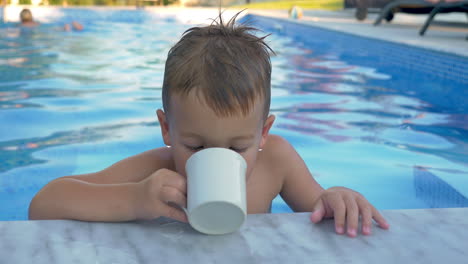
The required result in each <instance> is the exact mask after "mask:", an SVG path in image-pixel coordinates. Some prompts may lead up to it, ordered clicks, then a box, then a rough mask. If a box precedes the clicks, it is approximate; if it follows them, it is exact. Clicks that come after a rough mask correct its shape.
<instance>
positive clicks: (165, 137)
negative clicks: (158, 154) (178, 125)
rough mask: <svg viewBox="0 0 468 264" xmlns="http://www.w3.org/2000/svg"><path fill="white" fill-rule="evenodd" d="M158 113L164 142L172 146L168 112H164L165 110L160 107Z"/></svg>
mask: <svg viewBox="0 0 468 264" xmlns="http://www.w3.org/2000/svg"><path fill="white" fill-rule="evenodd" d="M156 115H157V116H158V120H159V125H160V126H161V134H162V137H163V140H164V144H166V145H167V146H170V145H171V140H170V137H169V123H168V122H167V118H166V113H164V111H163V110H161V109H158V110H157V111H156Z"/></svg>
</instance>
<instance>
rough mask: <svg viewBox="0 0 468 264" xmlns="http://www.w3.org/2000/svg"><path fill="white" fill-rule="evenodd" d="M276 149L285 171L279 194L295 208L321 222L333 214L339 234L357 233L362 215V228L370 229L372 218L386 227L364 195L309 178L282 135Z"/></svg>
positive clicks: (366, 231)
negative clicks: (329, 186) (326, 186)
mask: <svg viewBox="0 0 468 264" xmlns="http://www.w3.org/2000/svg"><path fill="white" fill-rule="evenodd" d="M275 140H276V149H278V150H279V151H280V153H279V154H278V158H280V159H281V160H278V161H281V162H276V163H277V164H282V165H283V166H284V169H285V171H283V175H285V176H284V180H283V187H282V191H281V193H280V194H281V196H282V197H283V199H284V200H285V201H286V203H287V204H288V205H289V206H290V207H291V208H292V209H293V210H294V211H296V212H298V211H299V212H313V214H312V215H311V220H312V221H313V222H314V223H317V222H320V221H321V220H322V219H323V218H330V217H334V218H335V229H336V232H337V233H338V234H344V233H345V227H346V228H347V233H348V235H349V236H351V237H354V236H356V235H357V230H358V222H359V219H360V216H362V217H361V222H362V232H363V234H365V235H369V234H370V233H371V226H372V219H374V220H375V221H376V222H377V223H378V224H379V226H380V227H382V228H384V229H388V228H389V225H388V223H387V222H386V221H385V219H384V218H383V217H382V215H381V214H380V213H379V212H378V211H377V209H375V207H374V206H372V205H371V204H370V203H369V202H368V201H367V200H366V198H364V196H362V195H361V194H360V193H358V192H355V191H353V190H350V189H347V188H344V187H332V188H329V189H327V190H324V189H323V188H322V187H320V185H319V184H318V183H317V182H316V181H315V180H314V179H313V178H312V175H311V174H310V172H309V170H308V169H307V166H306V165H305V163H304V161H303V160H302V159H301V158H300V157H299V155H298V154H297V152H296V151H295V150H294V148H293V147H292V146H291V145H290V144H289V143H288V142H287V141H286V140H284V139H282V138H279V137H277V138H276V139H275Z"/></svg>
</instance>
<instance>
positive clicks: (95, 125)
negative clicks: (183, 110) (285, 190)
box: [0, 10, 468, 220]
mask: <svg viewBox="0 0 468 264" xmlns="http://www.w3.org/2000/svg"><path fill="white" fill-rule="evenodd" d="M80 12H81V13H80V14H88V13H92V15H93V16H94V17H97V15H96V14H94V13H95V12H97V11H86V10H84V11H83V10H82V11H80ZM93 12H94V13H93ZM119 12H120V13H119ZM88 15H89V14H88ZM90 16H91V15H90ZM129 17H130V18H129ZM80 18H81V20H80V21H81V22H83V24H84V25H85V27H86V29H85V31H83V32H71V33H66V32H60V31H57V30H55V29H56V28H57V27H58V26H60V25H61V23H63V21H65V20H60V21H58V22H56V23H53V24H49V25H43V26H41V27H40V28H37V29H34V30H21V29H19V28H18V27H15V26H14V25H12V24H7V25H5V24H4V25H0V126H1V128H0V161H1V163H0V220H23V219H26V218H27V207H28V204H29V202H30V200H31V198H32V197H33V196H34V194H35V193H36V192H37V191H38V190H39V189H40V188H41V187H43V186H44V185H45V184H46V183H47V182H49V181H51V180H52V179H55V178H57V177H60V176H64V175H70V174H81V173H87V172H93V171H97V170H101V169H103V168H105V167H107V166H109V165H111V164H113V163H114V162H116V161H119V160H121V159H123V158H125V157H128V156H130V155H134V154H137V153H140V152H142V151H145V150H148V149H151V148H154V147H159V146H162V145H163V142H162V139H161V135H160V130H159V124H158V123H157V119H156V116H155V110H156V109H158V108H161V107H162V102H161V85H162V78H163V70H164V61H165V58H166V55H167V51H168V50H169V48H170V47H171V45H173V44H174V43H175V42H176V41H177V40H178V39H179V37H180V35H181V33H182V32H183V31H184V30H186V29H187V28H189V27H191V26H193V25H191V24H187V23H181V22H178V20H177V19H175V18H167V17H166V18H155V17H154V16H149V15H148V14H146V13H145V12H144V11H134V12H133V13H132V11H125V13H124V15H122V13H121V11H99V19H91V18H90V19H87V18H85V16H81V17H80ZM148 19H151V22H152V23H147V22H148ZM247 19H250V20H252V22H253V24H254V25H255V26H257V27H259V28H261V29H262V30H264V32H265V33H272V35H271V36H270V37H269V38H268V43H269V44H270V45H271V47H272V48H273V49H274V50H275V51H276V53H277V55H276V56H273V57H272V64H273V75H272V95H273V96H272V106H271V112H272V113H273V114H275V115H276V116H277V120H276V122H275V125H274V127H273V129H272V133H274V134H279V135H282V136H283V137H285V138H286V139H287V140H289V141H290V142H291V143H292V144H293V145H294V146H295V147H296V149H297V151H298V152H299V153H300V155H301V156H302V158H303V159H304V161H305V162H306V164H307V165H308V167H309V169H310V171H311V172H312V174H313V175H314V177H315V178H316V180H317V181H318V182H319V183H320V184H321V185H322V186H323V187H325V188H327V187H331V186H336V185H340V186H346V187H349V188H352V189H355V190H357V191H359V192H361V193H363V194H364V195H365V196H366V197H367V198H368V199H369V200H370V201H371V202H372V203H373V204H374V205H375V206H376V207H377V208H379V209H404V208H431V207H458V206H468V202H467V198H466V197H467V195H468V132H467V130H468V122H467V121H468V105H467V103H466V101H467V98H468V96H467V88H468V67H467V65H468V59H467V58H465V57H459V56H458V57H457V56H454V55H450V54H444V53H438V52H432V51H428V50H423V49H418V48H413V47H408V46H403V45H397V44H392V43H387V42H383V41H377V40H372V39H366V38H360V37H355V36H352V35H348V34H343V33H337V32H333V31H328V30H323V29H319V28H314V27H309V26H302V25H299V24H295V23H290V22H285V21H280V20H275V19H270V18H264V17H259V16H248V17H247ZM288 211H290V209H289V208H288V207H287V205H286V204H285V203H284V202H283V201H282V200H281V199H280V198H279V197H278V198H276V199H275V200H274V202H273V212H288Z"/></svg>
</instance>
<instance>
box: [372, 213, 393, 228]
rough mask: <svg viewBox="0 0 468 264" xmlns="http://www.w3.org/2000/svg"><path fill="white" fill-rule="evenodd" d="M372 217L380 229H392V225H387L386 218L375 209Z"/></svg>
mask: <svg viewBox="0 0 468 264" xmlns="http://www.w3.org/2000/svg"><path fill="white" fill-rule="evenodd" d="M372 215H373V218H374V220H375V222H377V224H378V225H379V227H381V228H383V229H389V228H390V225H389V224H388V223H387V221H385V218H384V217H383V216H382V215H381V214H380V213H379V211H377V209H375V208H373V210H372Z"/></svg>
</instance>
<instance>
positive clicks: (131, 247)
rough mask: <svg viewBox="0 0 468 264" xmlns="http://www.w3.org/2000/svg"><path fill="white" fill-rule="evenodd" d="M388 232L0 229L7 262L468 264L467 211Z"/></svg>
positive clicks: (267, 227) (281, 219)
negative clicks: (210, 233)
mask: <svg viewBox="0 0 468 264" xmlns="http://www.w3.org/2000/svg"><path fill="white" fill-rule="evenodd" d="M382 213H383V215H384V216H385V217H386V218H387V220H388V222H389V223H390V225H391V227H390V230H388V231H387V230H382V229H379V228H377V227H374V229H373V234H372V235H371V236H361V235H359V236H358V237H356V238H350V237H347V236H342V235H337V234H335V232H334V224H333V221H332V220H327V221H325V222H323V223H320V224H316V225H315V224H312V223H311V222H310V221H309V214H308V213H298V214H262V215H249V216H248V218H247V221H246V223H245V224H244V225H243V227H241V229H240V230H239V231H236V232H234V233H232V234H228V235H222V236H208V235H203V234H200V233H198V232H196V231H194V230H193V229H192V228H191V227H190V226H189V225H188V224H183V223H178V222H172V221H170V220H168V219H160V220H157V221H148V222H131V223H87V222H79V221H29V222H21V221H18V222H0V255H1V256H2V260H3V261H4V262H2V263H16V264H21V263H31V261H33V262H34V263H37V264H43V263H44V264H45V263H47V264H54V263H61V264H65V263H125V264H134V263H235V264H238V263H255V264H257V263H281V264H282V263H327V264H332V263H382V264H386V263H389V264H390V263H413V264H417V263H422V264H427V263H444V262H446V261H450V263H453V264H457V263H460V264H461V263H466V260H467V259H468V250H467V247H466V237H468V222H467V221H465V219H466V216H467V215H468V208H463V209H432V210H398V211H383V212H382Z"/></svg>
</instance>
